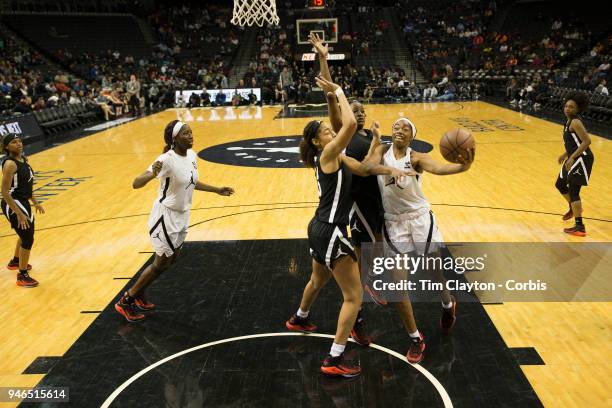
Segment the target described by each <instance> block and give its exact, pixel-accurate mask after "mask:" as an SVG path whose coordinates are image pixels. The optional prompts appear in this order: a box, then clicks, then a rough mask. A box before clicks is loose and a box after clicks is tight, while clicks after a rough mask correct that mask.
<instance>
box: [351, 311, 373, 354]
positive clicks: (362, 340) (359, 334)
mask: <svg viewBox="0 0 612 408" xmlns="http://www.w3.org/2000/svg"><path fill="white" fill-rule="evenodd" d="M351 337H352V338H353V340H355V342H357V343H358V344H360V345H362V346H366V347H367V346H369V345H370V343H371V342H372V340H371V339H370V336H368V335H367V334H366V330H365V322H364V321H363V319H362V318H361V317H359V316H357V320H355V325H354V326H353V328H352V329H351Z"/></svg>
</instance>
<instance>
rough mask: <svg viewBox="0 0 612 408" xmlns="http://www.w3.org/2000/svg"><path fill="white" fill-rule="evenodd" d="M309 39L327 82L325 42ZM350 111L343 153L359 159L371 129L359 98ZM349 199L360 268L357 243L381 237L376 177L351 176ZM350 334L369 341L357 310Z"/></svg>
mask: <svg viewBox="0 0 612 408" xmlns="http://www.w3.org/2000/svg"><path fill="white" fill-rule="evenodd" d="M309 42H310V44H311V45H312V46H313V47H314V49H315V50H316V52H317V54H318V56H319V63H320V66H321V76H322V77H323V78H325V79H326V80H328V81H331V74H330V72H329V66H328V64H327V56H328V54H329V51H328V47H327V45H326V44H324V43H323V41H322V40H321V39H320V38H319V36H318V35H316V34H314V33H311V35H310V36H309ZM330 97H331V98H328V101H327V103H328V107H329V112H330V115H329V119H330V123H331V125H332V127H333V129H334V131H335V132H338V131H339V130H340V128H341V127H342V120H341V115H340V112H339V110H338V103H337V101H336V98H335V96H333V95H330ZM351 110H352V111H353V115H354V116H355V120H356V122H357V129H356V131H355V134H354V135H353V137H352V138H351V141H350V143H349V145H348V146H347V148H346V155H347V156H348V157H352V158H354V159H356V160H357V161H363V160H364V159H365V157H366V156H367V154H368V151H369V149H370V146H371V144H372V141H373V133H372V132H373V131H372V130H370V129H366V128H364V126H365V119H366V113H365V110H364V109H363V105H362V104H361V103H360V102H359V101H353V102H352V103H351ZM377 126H378V124H376V129H378V127H377ZM373 128H374V124H373ZM351 199H352V200H353V205H352V207H351V211H350V213H349V225H350V229H351V242H352V244H353V245H354V246H355V252H356V255H357V263H358V265H359V268H360V269H361V264H360V260H361V243H362V242H376V241H381V239H382V224H383V210H382V200H381V198H380V191H379V189H378V182H377V181H376V176H366V177H362V176H359V175H355V176H354V177H353V181H352V187H351ZM364 287H365V290H366V292H367V293H368V294H369V295H370V297H372V298H373V299H374V300H375V301H377V302H378V303H385V302H384V300H381V299H380V298H378V297H376V293H375V292H374V291H372V290H369V287H368V286H367V285H365V286H364ZM351 337H352V338H353V339H354V340H355V341H357V342H358V343H360V344H369V342H370V339H369V337H368V335H367V334H366V330H365V322H364V319H363V317H362V314H361V310H360V311H359V314H358V315H357V320H356V321H355V327H353V329H352V330H351Z"/></svg>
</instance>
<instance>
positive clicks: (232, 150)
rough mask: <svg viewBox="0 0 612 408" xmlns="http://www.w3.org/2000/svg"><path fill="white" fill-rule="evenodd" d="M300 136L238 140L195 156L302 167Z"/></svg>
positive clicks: (250, 164)
mask: <svg viewBox="0 0 612 408" xmlns="http://www.w3.org/2000/svg"><path fill="white" fill-rule="evenodd" d="M301 138H302V137H301V136H299V135H294V136H273V137H263V138H260V139H248V140H239V141H237V142H231V143H224V144H220V145H216V146H212V147H209V148H207V149H204V150H202V151H201V152H200V153H198V156H200V158H201V159H203V160H208V161H210V162H213V163H220V164H229V165H234V166H247V167H279V168H302V167H304V165H303V164H302V162H301V160H300V147H299V146H300V139H301Z"/></svg>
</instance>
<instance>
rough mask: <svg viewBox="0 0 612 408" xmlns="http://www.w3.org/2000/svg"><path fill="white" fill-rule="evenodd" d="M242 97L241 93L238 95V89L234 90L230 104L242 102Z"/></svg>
mask: <svg viewBox="0 0 612 408" xmlns="http://www.w3.org/2000/svg"><path fill="white" fill-rule="evenodd" d="M243 99H244V98H243V97H242V95H240V93H238V89H235V90H234V96H232V102H231V104H232V106H234V107H236V106H240V105H241V104H242V101H243Z"/></svg>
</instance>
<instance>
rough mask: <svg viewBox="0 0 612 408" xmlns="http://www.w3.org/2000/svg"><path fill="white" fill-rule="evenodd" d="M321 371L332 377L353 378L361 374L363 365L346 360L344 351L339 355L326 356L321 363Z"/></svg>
mask: <svg viewBox="0 0 612 408" xmlns="http://www.w3.org/2000/svg"><path fill="white" fill-rule="evenodd" d="M321 372H322V373H323V374H325V375H329V376H331V377H346V378H352V377H357V376H358V375H359V374H361V367H359V366H358V365H354V364H350V363H347V362H346V361H344V353H342V354H340V355H339V356H338V357H332V356H331V355H328V356H327V357H325V360H323V365H321Z"/></svg>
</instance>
